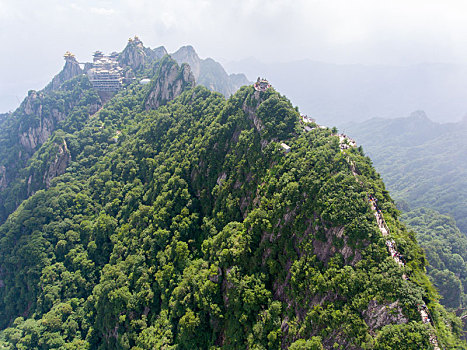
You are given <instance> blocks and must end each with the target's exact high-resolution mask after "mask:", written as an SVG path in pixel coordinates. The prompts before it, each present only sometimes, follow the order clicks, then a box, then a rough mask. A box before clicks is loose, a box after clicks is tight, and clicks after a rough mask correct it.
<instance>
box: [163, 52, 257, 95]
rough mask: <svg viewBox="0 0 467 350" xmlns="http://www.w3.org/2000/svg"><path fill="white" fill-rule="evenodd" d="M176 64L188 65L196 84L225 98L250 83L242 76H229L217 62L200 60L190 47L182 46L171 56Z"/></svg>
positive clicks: (210, 59)
mask: <svg viewBox="0 0 467 350" xmlns="http://www.w3.org/2000/svg"><path fill="white" fill-rule="evenodd" d="M171 56H172V58H173V59H174V60H175V61H177V63H178V64H182V63H188V64H189V65H190V67H191V69H192V71H193V75H194V76H195V79H196V81H197V83H198V84H200V85H204V86H206V87H207V88H208V89H210V90H212V91H218V92H220V93H221V94H223V95H224V96H226V97H229V96H230V95H232V94H233V93H234V92H235V91H237V90H238V89H239V88H240V87H241V86H243V85H249V84H250V82H249V81H248V79H247V78H246V76H245V75H244V74H230V75H228V74H227V72H226V71H225V70H224V68H223V67H222V65H221V64H220V63H219V62H216V61H214V60H213V59H212V58H206V59H200V58H199V56H198V54H197V53H196V51H195V50H194V49H193V47H192V46H183V47H181V48H180V49H178V51H176V52H174V53H172V54H171Z"/></svg>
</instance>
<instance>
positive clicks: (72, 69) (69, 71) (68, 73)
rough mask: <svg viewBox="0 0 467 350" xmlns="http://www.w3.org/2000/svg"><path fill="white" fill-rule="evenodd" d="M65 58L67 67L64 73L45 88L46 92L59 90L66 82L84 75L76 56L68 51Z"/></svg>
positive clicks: (64, 68) (58, 75)
mask: <svg viewBox="0 0 467 350" xmlns="http://www.w3.org/2000/svg"><path fill="white" fill-rule="evenodd" d="M63 57H64V58H65V66H64V67H63V69H62V71H61V72H60V73H58V74H57V75H56V76H55V77H54V78H53V79H52V81H51V82H50V83H49V84H48V85H47V86H46V87H45V89H44V90H45V91H52V90H57V89H58V88H59V87H60V85H62V84H63V83H64V82H65V81H67V80H70V79H71V78H73V77H75V76H77V75H79V74H83V73H84V72H83V70H82V69H81V67H80V66H79V63H78V61H77V60H76V57H75V55H73V54H72V53H71V52H69V51H67V52H65V55H64V56H63Z"/></svg>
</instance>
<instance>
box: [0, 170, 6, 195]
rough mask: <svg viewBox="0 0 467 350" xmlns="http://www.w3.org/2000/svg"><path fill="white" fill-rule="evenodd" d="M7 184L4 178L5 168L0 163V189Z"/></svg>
mask: <svg viewBox="0 0 467 350" xmlns="http://www.w3.org/2000/svg"><path fill="white" fill-rule="evenodd" d="M7 185H8V182H7V179H6V168H5V166H4V165H0V191H1V190H4V189H5V188H6V186H7Z"/></svg>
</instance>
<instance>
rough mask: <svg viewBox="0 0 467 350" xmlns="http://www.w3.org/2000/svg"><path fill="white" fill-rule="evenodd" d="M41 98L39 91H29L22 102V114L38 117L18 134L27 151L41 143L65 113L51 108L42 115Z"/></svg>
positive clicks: (42, 96)
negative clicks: (33, 123) (36, 120)
mask: <svg viewBox="0 0 467 350" xmlns="http://www.w3.org/2000/svg"><path fill="white" fill-rule="evenodd" d="M43 98H44V95H43V94H42V93H41V92H36V91H29V94H28V97H27V98H26V99H25V101H24V102H23V106H24V108H23V111H24V114H25V115H26V116H29V117H35V118H37V119H38V122H36V123H35V125H31V126H30V127H29V128H28V129H27V130H25V131H23V132H21V131H20V134H19V142H20V144H21V145H22V146H23V147H24V148H25V149H26V151H28V152H31V151H33V150H34V149H36V147H37V146H40V145H42V144H43V143H44V142H45V141H46V140H47V139H48V138H49V136H50V135H51V134H52V132H53V130H54V129H55V123H56V122H58V121H60V120H62V119H63V118H64V117H65V115H64V114H63V113H62V112H60V111H58V110H57V109H52V110H50V112H49V113H48V114H47V115H43V113H42V100H43ZM28 119H29V118H28ZM29 124H30V123H29ZM21 129H23V128H22V127H21V126H20V130H21Z"/></svg>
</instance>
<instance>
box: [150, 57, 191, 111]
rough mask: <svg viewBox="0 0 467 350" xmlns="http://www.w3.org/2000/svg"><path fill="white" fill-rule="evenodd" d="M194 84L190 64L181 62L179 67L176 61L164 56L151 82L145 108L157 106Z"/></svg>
mask: <svg viewBox="0 0 467 350" xmlns="http://www.w3.org/2000/svg"><path fill="white" fill-rule="evenodd" d="M194 85H195V78H194V76H193V73H192V72H191V68H190V66H189V65H187V64H183V65H182V66H181V67H180V66H179V65H178V64H177V62H175V61H174V60H173V59H171V58H170V57H169V56H166V57H165V58H163V59H162V61H161V63H160V65H159V68H158V70H157V73H156V74H155V77H154V78H153V81H152V82H151V90H150V92H149V94H148V97H147V98H146V104H145V105H146V109H154V108H157V107H159V106H161V105H163V104H165V103H167V102H168V101H170V100H173V99H174V98H176V97H177V96H179V95H180V94H181V93H182V92H183V91H184V90H185V89H187V88H190V87H193V86H194Z"/></svg>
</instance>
